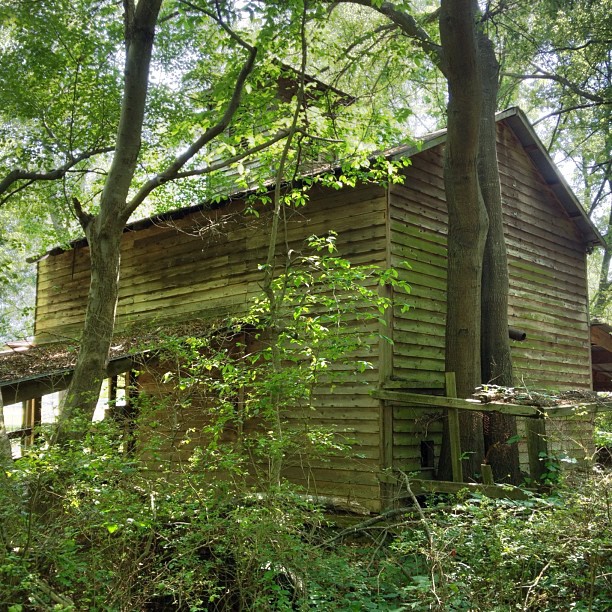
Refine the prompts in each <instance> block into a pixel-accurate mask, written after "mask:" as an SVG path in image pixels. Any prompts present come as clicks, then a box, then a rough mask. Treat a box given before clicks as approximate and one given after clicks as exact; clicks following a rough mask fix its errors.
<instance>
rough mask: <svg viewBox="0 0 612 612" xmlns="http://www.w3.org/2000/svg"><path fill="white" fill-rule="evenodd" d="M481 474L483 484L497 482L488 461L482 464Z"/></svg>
mask: <svg viewBox="0 0 612 612" xmlns="http://www.w3.org/2000/svg"><path fill="white" fill-rule="evenodd" d="M480 474H481V476H482V484H486V485H492V484H495V482H494V481H493V470H492V468H491V466H490V465H489V464H488V463H482V464H481V465H480Z"/></svg>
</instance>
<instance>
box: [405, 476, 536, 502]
mask: <svg viewBox="0 0 612 612" xmlns="http://www.w3.org/2000/svg"><path fill="white" fill-rule="evenodd" d="M410 486H411V488H412V491H413V492H414V494H415V495H423V494H426V493H450V494H456V493H459V491H464V490H466V489H467V490H468V491H469V492H470V493H482V494H483V495H486V496H487V497H491V498H494V499H517V500H526V499H529V494H528V493H526V492H525V491H523V490H522V489H518V488H517V487H513V486H510V485H495V484H494V485H485V484H477V483H473V482H449V481H448V480H411V481H410Z"/></svg>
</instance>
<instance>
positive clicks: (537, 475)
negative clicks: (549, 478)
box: [525, 419, 548, 482]
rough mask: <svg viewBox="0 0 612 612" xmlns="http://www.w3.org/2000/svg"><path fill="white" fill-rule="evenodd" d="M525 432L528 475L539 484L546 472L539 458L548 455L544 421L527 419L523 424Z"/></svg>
mask: <svg viewBox="0 0 612 612" xmlns="http://www.w3.org/2000/svg"><path fill="white" fill-rule="evenodd" d="M525 429H526V431H527V455H528V457H529V475H530V476H531V478H532V479H533V480H535V481H537V482H539V481H540V480H541V478H542V476H543V474H544V472H545V471H546V467H545V465H544V461H543V460H542V458H541V455H540V454H541V453H543V455H546V454H548V444H547V442H546V425H545V422H544V419H528V420H527V421H526V423H525Z"/></svg>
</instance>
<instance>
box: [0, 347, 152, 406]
mask: <svg viewBox="0 0 612 612" xmlns="http://www.w3.org/2000/svg"><path fill="white" fill-rule="evenodd" d="M8 347H9V348H8V350H4V351H2V352H0V393H1V394H2V402H3V404H4V405H9V404H16V403H18V402H24V401H27V400H30V399H33V398H35V397H42V396H43V395H48V394H49V393H55V392H56V391H63V390H64V389H66V388H67V387H68V385H69V384H70V381H71V380H72V375H73V373H74V366H75V363H76V358H77V355H78V352H77V350H76V347H75V345H74V344H72V343H61V344H52V345H40V346H38V345H30V344H27V343H18V344H17V343H11V344H9V345H8ZM141 358H142V353H134V354H128V353H126V351H125V350H123V347H118V346H114V347H112V348H111V356H110V359H109V361H108V366H107V368H106V374H107V376H108V377H112V376H116V375H117V374H121V373H122V372H127V371H128V370H130V369H132V368H133V367H134V363H135V361H136V360H137V359H141Z"/></svg>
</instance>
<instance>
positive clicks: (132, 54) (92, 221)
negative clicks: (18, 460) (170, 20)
mask: <svg viewBox="0 0 612 612" xmlns="http://www.w3.org/2000/svg"><path fill="white" fill-rule="evenodd" d="M161 4H162V0H139V2H138V4H137V5H136V6H134V4H133V3H132V2H125V3H124V7H125V10H126V15H125V40H126V57H125V71H124V92H123V99H122V101H121V116H120V120H119V126H118V130H117V142H116V145H115V152H114V155H113V160H112V163H111V167H110V170H109V173H108V176H107V178H106V182H105V184H104V189H103V191H102V195H101V198H100V213H99V215H98V216H97V217H93V216H91V215H88V214H87V213H85V212H83V211H82V210H81V206H80V204H79V203H78V201H76V200H75V211H76V213H77V215H78V217H79V220H80V222H81V225H82V226H83V229H84V230H85V233H86V235H87V240H88V242H89V248H90V254H91V280H90V288H89V296H88V300H87V311H86V314H85V327H84V329H83V338H82V341H81V348H80V351H79V356H78V359H77V363H76V366H75V370H74V376H73V378H72V382H71V384H70V387H69V388H68V393H67V394H66V400H65V401H64V404H63V406H62V411H61V414H60V418H59V423H58V428H57V433H56V436H55V440H56V441H57V442H58V443H60V444H62V443H65V442H68V441H70V440H80V439H82V438H83V437H84V436H85V434H86V433H87V431H88V429H89V425H90V423H91V418H92V416H93V413H94V410H95V408H96V403H97V401H98V396H99V394H100V387H101V385H102V381H103V379H104V377H105V375H106V364H107V361H108V351H109V348H110V344H111V341H112V337H113V331H114V327H115V310H116V307H117V295H118V290H119V271H120V249H119V247H120V244H121V236H122V233H123V228H124V226H125V223H126V222H127V220H128V218H129V216H130V212H131V208H130V205H129V204H128V195H129V190H130V186H131V184H132V180H133V178H134V171H135V169H136V164H137V161H138V155H139V153H140V146H141V135H142V127H143V121H144V114H145V103H146V97H147V89H148V83H149V68H150V63H151V54H152V51H153V41H154V37H155V25H156V23H157V17H158V15H159V10H160V8H161Z"/></svg>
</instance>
